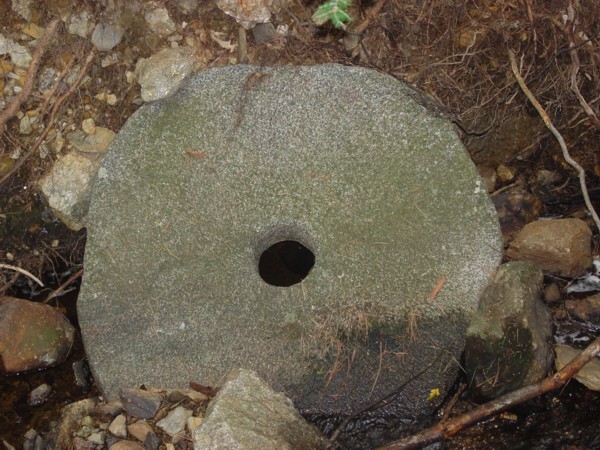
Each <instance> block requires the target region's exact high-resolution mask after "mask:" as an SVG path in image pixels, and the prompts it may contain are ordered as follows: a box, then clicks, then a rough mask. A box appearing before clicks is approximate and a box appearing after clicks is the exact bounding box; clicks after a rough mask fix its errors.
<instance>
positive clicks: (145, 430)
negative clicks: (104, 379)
mask: <svg viewBox="0 0 600 450" xmlns="http://www.w3.org/2000/svg"><path fill="white" fill-rule="evenodd" d="M209 399H210V398H209V397H208V396H207V395H205V394H203V393H200V392H196V391H178V390H157V389H153V390H147V391H146V390H141V389H126V390H122V391H121V394H120V400H116V401H113V402H109V403H107V402H104V401H100V400H99V399H89V400H82V401H81V402H78V403H75V404H73V407H67V408H65V410H63V414H62V416H61V420H60V422H59V423H57V424H56V425H55V426H54V427H53V429H52V431H51V432H50V433H48V434H47V435H46V436H44V437H42V436H40V435H39V434H38V433H37V432H36V431H35V430H30V431H29V432H28V433H27V434H26V436H25V442H24V443H23V449H24V450H42V449H45V448H73V449H74V450H104V449H108V450H136V449H139V450H143V449H146V450H158V449H159V448H161V449H166V450H175V449H179V450H185V449H192V448H193V443H192V441H193V440H192V433H193V432H194V430H195V429H196V428H197V427H198V426H199V425H200V423H202V420H203V417H204V411H205V410H206V405H207V403H208V401H209Z"/></svg>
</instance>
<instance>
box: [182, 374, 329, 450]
mask: <svg viewBox="0 0 600 450" xmlns="http://www.w3.org/2000/svg"><path fill="white" fill-rule="evenodd" d="M193 436H194V449H195V450H229V449H233V448H235V449H240V450H241V449H248V450H250V449H261V450H282V449H286V450H292V449H297V450H313V449H324V448H325V439H324V438H323V436H322V435H321V433H320V432H319V430H317V428H316V427H315V426H314V425H311V424H309V423H308V422H306V421H305V420H304V419H303V418H302V416H300V414H298V412H297V411H296V410H295V409H294V405H293V404H292V402H291V401H290V399H288V398H287V397H286V396H285V395H283V394H280V393H277V392H275V391H273V390H272V389H271V388H270V387H269V385H267V383H265V382H264V381H263V380H261V379H260V378H259V377H258V375H257V374H256V373H255V372H252V371H249V370H244V369H234V370H232V371H231V372H230V373H229V375H228V376H227V379H226V380H225V384H224V385H223V387H222V388H221V390H220V391H219V393H218V394H217V396H216V397H215V398H214V399H213V400H212V401H211V403H210V404H209V405H208V408H207V409H206V413H205V415H204V420H203V421H202V424H201V425H200V426H199V427H198V428H196V430H195V431H194V435H193Z"/></svg>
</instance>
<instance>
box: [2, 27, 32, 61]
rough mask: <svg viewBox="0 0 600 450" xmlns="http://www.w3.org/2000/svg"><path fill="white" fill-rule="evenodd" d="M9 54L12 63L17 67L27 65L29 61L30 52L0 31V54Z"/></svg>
mask: <svg viewBox="0 0 600 450" xmlns="http://www.w3.org/2000/svg"><path fill="white" fill-rule="evenodd" d="M6 54H8V55H10V59H11V60H12V62H13V64H14V65H16V66H19V67H28V66H29V63H30V62H31V53H30V51H29V49H27V47H23V46H22V45H21V44H18V43H16V42H14V41H12V40H11V39H8V38H6V37H5V36H4V35H3V34H2V33H0V55H6Z"/></svg>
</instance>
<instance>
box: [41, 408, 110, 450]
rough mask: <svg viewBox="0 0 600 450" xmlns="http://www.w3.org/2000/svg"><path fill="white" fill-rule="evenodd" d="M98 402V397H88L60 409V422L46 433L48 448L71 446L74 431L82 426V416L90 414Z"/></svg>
mask: <svg viewBox="0 0 600 450" xmlns="http://www.w3.org/2000/svg"><path fill="white" fill-rule="evenodd" d="M97 403H98V402H97V399H91V398H87V399H85V400H80V401H78V402H75V403H71V404H70V405H67V406H65V407H64V408H63V409H62V410H61V411H60V418H59V420H58V424H57V425H55V426H54V427H53V428H52V429H51V430H50V432H49V433H48V434H47V435H46V444H47V448H49V449H50V448H52V449H59V448H70V447H71V441H72V439H73V433H74V432H75V431H77V430H78V429H79V427H80V426H81V425H80V420H81V418H82V417H85V416H87V415H88V414H90V413H91V412H92V410H93V409H94V408H95V406H96V404H97Z"/></svg>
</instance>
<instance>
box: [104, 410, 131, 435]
mask: <svg viewBox="0 0 600 450" xmlns="http://www.w3.org/2000/svg"><path fill="white" fill-rule="evenodd" d="M126 423H127V417H125V414H119V415H118V416H117V417H115V419H114V420H113V421H112V422H111V423H110V426H109V427H108V431H110V432H111V433H112V434H114V435H115V436H117V437H120V438H126V437H127V427H126Z"/></svg>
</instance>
